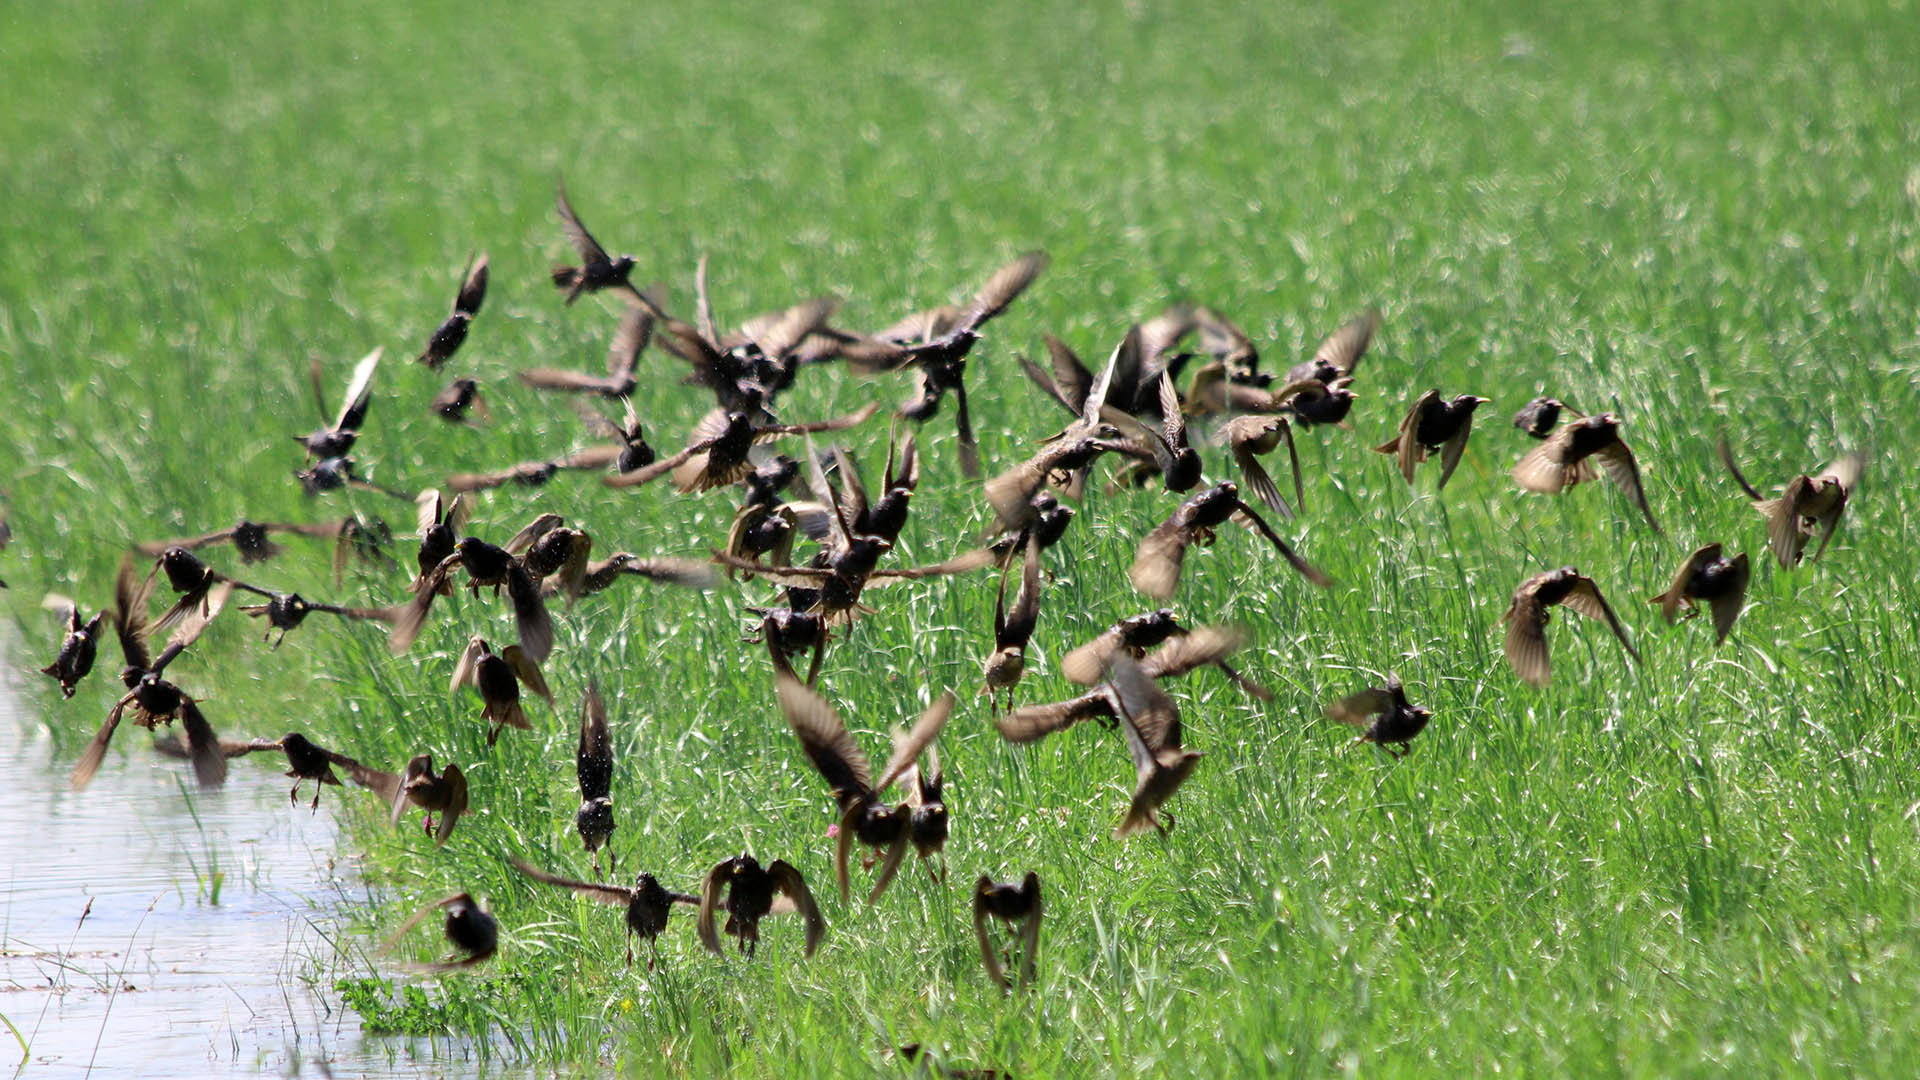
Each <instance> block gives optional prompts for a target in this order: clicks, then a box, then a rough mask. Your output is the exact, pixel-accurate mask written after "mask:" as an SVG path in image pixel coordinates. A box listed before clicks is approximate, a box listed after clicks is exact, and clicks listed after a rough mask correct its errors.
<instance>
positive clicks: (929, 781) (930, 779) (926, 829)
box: [900, 746, 948, 877]
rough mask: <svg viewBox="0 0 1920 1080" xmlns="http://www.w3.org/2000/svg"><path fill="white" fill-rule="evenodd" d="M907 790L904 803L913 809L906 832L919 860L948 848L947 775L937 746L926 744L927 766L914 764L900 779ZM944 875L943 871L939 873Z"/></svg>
mask: <svg viewBox="0 0 1920 1080" xmlns="http://www.w3.org/2000/svg"><path fill="white" fill-rule="evenodd" d="M900 783H901V784H902V785H903V786H904V787H905V788H906V789H907V805H908V806H909V807H911V808H912V809H913V820H912V822H911V823H910V825H909V835H910V836H911V838H912V840H913V848H914V851H916V852H917V853H918V854H919V857H920V858H922V859H925V858H927V857H928V856H931V855H937V854H939V853H941V852H943V851H945V850H946V848H947V831H948V820H947V797H946V790H947V774H946V773H945V772H944V771H943V770H942V769H941V768H940V748H939V747H937V746H929V747H927V765H926V767H925V768H921V767H920V766H919V765H915V766H913V767H912V768H910V769H908V770H907V774H906V775H905V776H903V777H901V779H900ZM942 876H943V877H944V872H943V874H942Z"/></svg>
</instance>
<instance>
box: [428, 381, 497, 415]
mask: <svg viewBox="0 0 1920 1080" xmlns="http://www.w3.org/2000/svg"><path fill="white" fill-rule="evenodd" d="M427 407H428V408H429V409H430V410H432V412H433V414H434V415H435V416H438V417H439V418H440V419H442V420H445V421H446V422H447V423H449V424H464V423H466V422H467V410H468V409H477V410H479V412H480V418H481V419H483V420H484V419H487V418H489V417H491V416H492V415H493V413H492V411H491V410H489V409H488V408H487V402H486V399H485V398H483V397H481V396H480V384H479V382H477V381H476V380H473V379H468V378H459V379H455V380H453V381H452V382H450V383H448V384H447V388H446V389H445V390H442V391H440V392H439V393H438V394H436V395H434V398H433V401H432V402H431V403H430V404H429V405H428V406H427Z"/></svg>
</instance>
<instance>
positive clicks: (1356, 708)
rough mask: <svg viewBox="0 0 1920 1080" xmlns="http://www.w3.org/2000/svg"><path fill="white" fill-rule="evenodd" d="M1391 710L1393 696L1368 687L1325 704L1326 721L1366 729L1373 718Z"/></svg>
mask: <svg viewBox="0 0 1920 1080" xmlns="http://www.w3.org/2000/svg"><path fill="white" fill-rule="evenodd" d="M1391 708H1393V695H1392V694H1390V693H1388V692H1387V691H1385V690H1377V689H1374V688H1372V687H1368V688H1367V689H1365V690H1362V691H1360V692H1359V693H1357V694H1348V695H1347V696H1346V697H1343V698H1341V699H1339V700H1338V701H1333V702H1329V703H1328V704H1327V719H1329V720H1331V721H1333V722H1334V723H1336V724H1349V725H1352V726H1353V727H1366V726H1367V725H1368V724H1370V723H1372V722H1373V718H1374V717H1376V716H1378V715H1380V714H1381V713H1383V712H1386V711H1387V710H1388V709H1391Z"/></svg>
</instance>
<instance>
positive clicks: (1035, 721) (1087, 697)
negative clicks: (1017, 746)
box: [993, 686, 1115, 743]
mask: <svg viewBox="0 0 1920 1080" xmlns="http://www.w3.org/2000/svg"><path fill="white" fill-rule="evenodd" d="M1114 715H1115V706H1114V702H1113V694H1112V691H1110V690H1109V689H1108V688H1107V687H1105V686H1100V687H1096V688H1094V689H1093V690H1090V691H1088V692H1087V693H1084V694H1082V695H1080V696H1079V697H1077V698H1071V699H1069V700H1066V701H1055V702H1050V703H1048V704H1044V705H1022V706H1020V707H1019V708H1017V709H1014V710H1012V711H1010V712H1008V713H1006V714H1004V715H1001V716H997V717H995V718H994V721H993V724H994V727H996V728H998V729H999V731H1000V737H1001V738H1003V739H1005V740H1007V741H1008V742H1010V743H1029V742H1035V741H1037V740H1039V739H1042V738H1045V737H1046V736H1048V735H1051V734H1053V733H1054V732H1056V731H1065V730H1066V729H1067V728H1070V727H1072V726H1073V725H1075V724H1077V723H1079V722H1080V721H1082V720H1087V719H1092V718H1096V717H1112V716H1114Z"/></svg>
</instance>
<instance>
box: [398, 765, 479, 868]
mask: <svg viewBox="0 0 1920 1080" xmlns="http://www.w3.org/2000/svg"><path fill="white" fill-rule="evenodd" d="M392 801H393V809H392V811H391V813H392V818H391V824H394V825H398V824H400V819H401V818H402V817H404V816H405V815H406V812H407V807H409V806H417V807H419V808H420V809H422V810H425V811H426V812H427V815H426V817H425V818H424V819H422V821H421V823H420V827H421V828H422V829H423V830H424V831H425V832H426V833H428V834H429V835H431V836H432V837H433V843H434V846H435V847H445V846H446V843H447V838H448V837H450V836H452V835H453V826H454V823H455V822H457V821H459V820H460V815H461V814H464V813H466V812H467V776H466V774H465V773H463V772H461V771H460V766H458V765H455V764H454V763H453V762H451V761H449V762H447V767H446V768H445V769H443V770H441V771H440V772H438V773H435V772H434V771H433V755H432V754H420V755H418V756H417V757H415V758H413V760H411V761H409V762H407V769H406V772H404V773H402V774H401V777H400V788H399V790H398V791H397V792H396V793H395V794H394V795H393V797H392ZM435 814H439V815H440V824H439V826H438V827H437V828H436V827H435V825H434V822H433V815H435Z"/></svg>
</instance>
